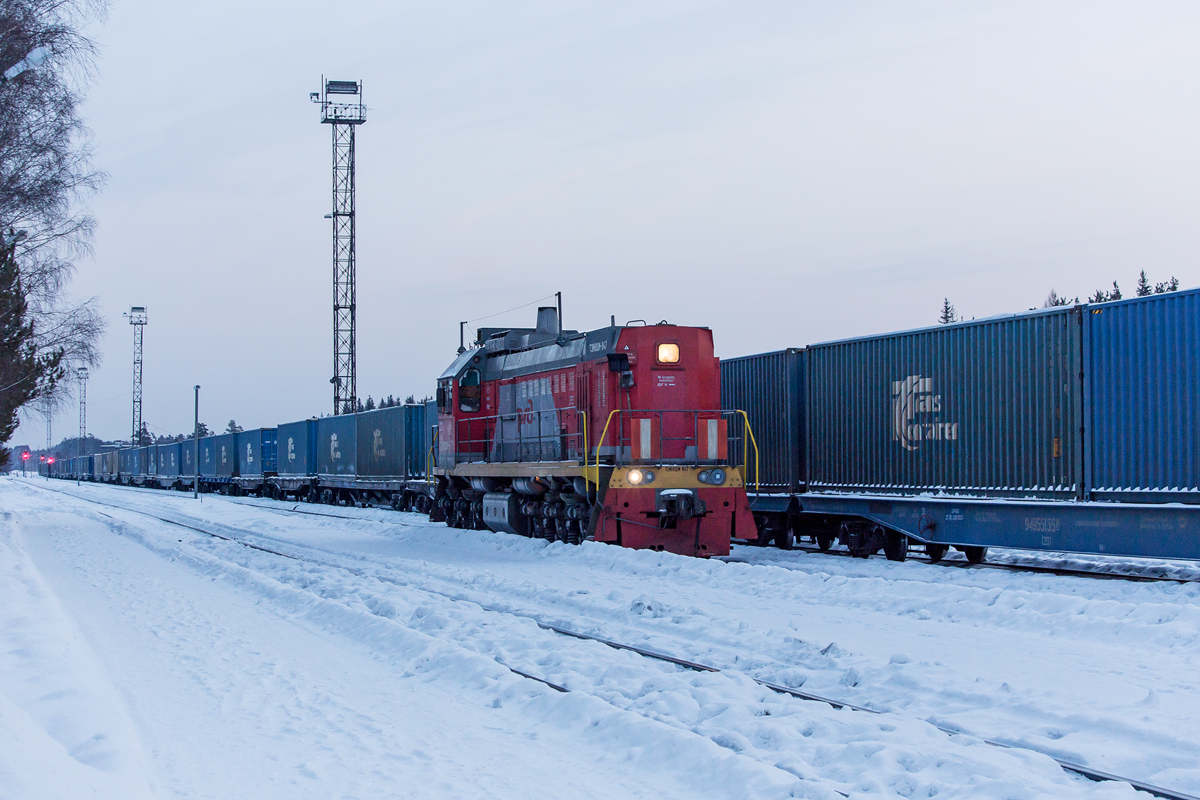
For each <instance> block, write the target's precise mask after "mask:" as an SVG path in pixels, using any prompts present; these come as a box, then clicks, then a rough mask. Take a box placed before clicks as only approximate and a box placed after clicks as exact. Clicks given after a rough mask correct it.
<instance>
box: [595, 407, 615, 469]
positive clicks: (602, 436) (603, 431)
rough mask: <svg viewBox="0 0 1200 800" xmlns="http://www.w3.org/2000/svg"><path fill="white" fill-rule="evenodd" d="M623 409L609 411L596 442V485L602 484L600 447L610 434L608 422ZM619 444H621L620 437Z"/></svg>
mask: <svg viewBox="0 0 1200 800" xmlns="http://www.w3.org/2000/svg"><path fill="white" fill-rule="evenodd" d="M620 413H621V409H619V408H614V409H613V410H612V411H610V412H608V419H606V420H604V430H602V431H600V441H598V442H596V486H599V485H600V448H601V446H603V444H604V437H606V436H608V423H610V422H612V418H613V414H620ZM617 438H618V445H619V444H620V437H617Z"/></svg>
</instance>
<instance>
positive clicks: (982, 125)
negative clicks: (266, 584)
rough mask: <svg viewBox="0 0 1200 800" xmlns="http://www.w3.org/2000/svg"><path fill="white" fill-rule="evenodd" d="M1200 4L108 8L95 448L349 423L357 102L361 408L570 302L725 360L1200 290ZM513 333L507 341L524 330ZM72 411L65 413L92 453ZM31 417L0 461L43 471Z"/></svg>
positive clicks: (279, 0)
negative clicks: (337, 139)
mask: <svg viewBox="0 0 1200 800" xmlns="http://www.w3.org/2000/svg"><path fill="white" fill-rule="evenodd" d="M1198 34H1200V4H1196V3H1194V2H1128V3H1106V2H1095V1H1094V0H1090V1H1089V2H1045V1H1044V0H1039V1H1038V2H1012V1H1011V0H1009V1H1007V2H1002V3H1000V2H996V3H961V2H905V3H893V2H886V3H885V2H879V3H861V2H822V3H813V2H780V3H757V4H755V3H745V2H736V3H734V2H730V3H716V2H711V3H704V2H694V1H693V2H681V3H675V4H672V3H645V2H642V3H613V2H604V3H570V4H564V3H561V2H546V3H530V2H519V3H517V2H506V3H492V4H484V3H455V4H448V3H410V2H395V1H394V0H388V1H386V2H385V1H382V0H378V1H373V2H346V1H343V2H338V3H331V2H320V3H318V2H307V1H306V0H286V2H285V0H256V2H249V3H248V2H245V0H238V2H232V0H206V2H202V3H163V2H161V0H112V8H111V13H110V15H109V18H108V20H107V22H105V23H104V24H103V25H101V26H97V28H96V30H95V36H96V38H97V39H98V41H99V43H100V45H101V50H102V52H101V58H100V62H99V76H98V78H97V80H96V82H95V84H94V85H93V87H92V89H91V91H90V96H89V101H88V103H87V105H86V106H85V108H84V113H85V114H86V116H87V118H88V120H89V121H90V124H91V126H92V128H93V130H94V132H95V137H96V145H97V148H96V160H97V166H99V167H100V168H101V169H103V170H105V171H106V172H108V173H109V175H110V181H109V184H108V186H107V188H106V189H105V190H104V192H103V193H102V194H101V195H99V196H98V197H96V198H95V199H94V200H93V201H92V204H91V205H92V208H93V211H94V213H95V215H96V217H97V218H98V220H99V231H98V235H97V237H96V242H95V255H94V258H90V259H86V260H84V261H82V262H81V263H80V264H79V272H78V275H77V277H76V279H75V281H74V283H73V291H74V292H75V293H76V294H77V295H79V296H81V297H86V296H92V295H95V296H96V297H97V298H98V299H99V302H100V303H101V305H102V308H103V310H104V313H105V316H106V317H107V318H108V320H109V322H110V327H109V330H108V334H107V336H106V339H105V341H104V345H103V350H104V353H105V359H104V363H103V365H101V367H100V368H99V369H95V370H93V372H92V379H91V381H90V383H89V386H88V430H89V432H91V433H93V434H94V435H97V436H100V437H102V438H106V439H108V438H114V437H127V436H129V433H130V429H131V421H130V420H131V414H130V398H131V382H132V341H133V337H132V331H131V330H130V328H129V326H128V325H127V324H126V323H125V321H124V320H123V319H122V318H121V312H122V311H126V310H128V308H129V306H131V305H145V306H147V308H148V311H149V316H150V324H149V325H148V326H147V328H146V338H145V380H144V418H145V420H146V421H147V422H148V423H149V425H150V430H151V432H152V433H155V434H161V433H168V432H169V433H179V432H190V430H191V425H192V386H193V384H197V383H199V384H201V385H202V386H203V389H202V390H201V419H202V420H203V421H205V422H206V423H207V424H208V425H209V426H211V427H214V428H222V429H223V428H224V427H225V425H226V424H227V422H228V420H229V419H230V418H234V419H236V420H237V421H238V422H239V423H240V424H242V425H244V426H246V427H251V426H259V425H274V424H276V423H279V422H283V421H290V420H294V419H300V418H303V417H306V416H309V415H313V414H317V413H321V412H324V413H329V412H330V410H331V408H332V396H331V387H330V384H329V378H330V376H331V375H332V374H333V364H332V362H333V356H332V289H331V284H332V266H331V243H330V242H331V230H330V223H329V221H328V220H325V219H323V216H324V215H325V214H326V213H328V212H329V210H330V204H331V200H330V195H331V185H330V180H331V179H330V171H331V165H330V161H331V140H330V129H329V127H328V126H323V125H321V124H320V123H319V111H318V108H317V106H315V105H312V104H311V103H310V102H309V100H308V94H309V92H312V91H316V90H317V89H318V88H319V84H320V79H321V76H322V74H324V75H325V76H326V77H327V78H334V79H341V80H361V81H363V84H364V87H365V91H364V94H365V99H366V102H367V105H368V106H369V112H368V121H367V123H366V124H365V125H364V126H363V127H361V128H360V129H359V131H358V151H357V152H358V161H357V176H358V197H357V200H358V234H359V235H358V298H359V306H358V343H359V344H358V348H359V349H358V386H359V393H360V394H361V395H362V396H363V397H366V396H367V395H368V394H369V395H372V396H374V397H375V398H376V399H378V398H379V397H380V396H386V395H388V394H394V395H396V396H398V397H403V396H405V395H408V394H415V395H417V396H418V397H420V396H422V395H425V394H431V393H432V391H433V381H434V379H435V377H436V376H437V375H438V374H439V373H440V372H441V370H442V369H443V368H444V366H445V365H446V364H447V363H449V361H450V360H451V359H452V358H453V357H454V352H455V350H456V348H457V346H458V321H459V320H464V319H474V318H478V317H483V316H485V315H488V314H492V313H494V312H497V311H502V310H504V309H507V308H511V307H513V306H517V305H520V304H522V303H526V302H529V301H532V300H536V299H537V298H539V297H542V296H544V295H547V294H550V293H552V292H554V291H557V290H561V291H562V292H563V295H564V301H563V302H564V307H565V315H564V316H565V323H566V325H567V327H570V328H578V329H587V328H595V327H599V326H602V325H604V324H607V322H608V319H609V315H611V314H615V315H616V317H617V319H618V321H622V322H623V321H625V320H629V319H636V318H643V319H646V320H649V321H651V322H655V321H658V320H660V319H666V320H669V321H671V322H675V323H680V324H689V325H706V326H709V327H711V328H713V330H714V336H715V339H716V345H717V352H718V354H719V355H721V356H735V355H742V354H746V353H752V352H759V351H763V350H773V349H778V348H782V347H786V346H799V345H804V344H807V343H810V342H815V341H823V340H828V339H835V338H840V337H846V336H854V335H859V334H866V333H873V332H880V331H887V330H896V329H902V328H908V327H916V326H921V325H927V324H930V323H933V322H935V321H936V319H937V315H938V312H939V311H940V307H941V303H942V298H943V297H949V298H950V300H951V301H952V302H953V303H954V304H955V306H956V307H957V308H958V310H959V311H960V313H962V314H965V315H966V316H968V317H971V316H976V317H982V316H987V315H991V314H996V313H1000V312H1005V311H1016V310H1020V309H1025V308H1029V307H1031V306H1034V305H1040V304H1041V302H1042V301H1043V299H1044V298H1045V296H1046V294H1047V293H1048V292H1049V290H1050V289H1051V288H1054V289H1056V290H1057V291H1058V292H1059V293H1060V294H1066V295H1068V296H1071V297H1074V296H1075V295H1077V294H1078V295H1080V296H1083V295H1085V294H1089V293H1091V292H1092V291H1093V290H1095V289H1096V288H1098V287H1101V286H1109V285H1111V283H1112V281H1113V280H1117V281H1119V282H1120V285H1121V288H1122V289H1123V290H1125V291H1126V292H1128V293H1132V289H1133V284H1134V281H1135V279H1136V276H1137V273H1138V271H1139V270H1141V269H1145V270H1146V271H1147V273H1148V275H1149V277H1150V278H1151V280H1165V279H1166V278H1168V277H1169V276H1171V275H1175V276H1177V277H1178V278H1179V279H1180V280H1181V281H1182V283H1183V285H1184V286H1189V287H1190V286H1195V285H1197V284H1200V262H1198V260H1197V249H1198V246H1197V245H1198V241H1197V238H1198V235H1200V225H1198V224H1197V217H1198V212H1200V148H1198V147H1197V144H1196V140H1197V131H1198V123H1200V81H1198V80H1197V75H1200V46H1197V41H1200V36H1198ZM534 315H535V312H534V309H533V308H526V309H523V310H521V311H519V312H514V313H512V314H509V315H507V316H504V317H500V318H497V319H496V320H495V321H494V322H491V321H489V322H488V323H487V324H512V325H529V324H532V323H533V318H534ZM77 414H78V411H77V408H75V407H69V408H66V409H64V410H63V411H62V412H60V413H59V415H58V416H57V417H56V419H55V422H54V425H55V428H54V439H55V441H58V440H60V439H61V438H62V437H63V436H66V435H73V433H74V432H75V431H76V430H77V424H78V422H77V420H78V416H77ZM44 441H45V426H44V422H43V421H42V420H41V419H40V418H37V417H32V418H30V419H29V421H28V422H27V423H25V424H23V425H22V427H21V428H20V430H19V431H18V434H17V436H16V437H15V438H14V440H13V443H29V444H32V445H34V446H40V445H41V444H43V443H44Z"/></svg>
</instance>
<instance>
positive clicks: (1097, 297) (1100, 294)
mask: <svg viewBox="0 0 1200 800" xmlns="http://www.w3.org/2000/svg"><path fill="white" fill-rule="evenodd" d="M1120 299H1121V287H1120V286H1117V282H1116V281H1113V287H1112V291H1111V292H1106V291H1104V290H1103V289H1097V290H1096V293H1095V294H1093V295H1092V296H1091V298H1090V299H1089V300H1088V302H1090V303H1109V302H1112V301H1113V300H1120Z"/></svg>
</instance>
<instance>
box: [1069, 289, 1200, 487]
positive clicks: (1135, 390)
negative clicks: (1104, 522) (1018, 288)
mask: <svg viewBox="0 0 1200 800" xmlns="http://www.w3.org/2000/svg"><path fill="white" fill-rule="evenodd" d="M1084 325H1085V334H1086V336H1085V355H1086V379H1085V383H1086V392H1087V394H1088V398H1087V399H1088V405H1087V410H1088V415H1087V419H1086V420H1085V423H1084V424H1085V431H1086V436H1087V445H1088V449H1089V451H1090V453H1089V454H1090V458H1089V459H1088V461H1087V467H1088V470H1087V472H1088V474H1087V477H1086V482H1087V487H1088V490H1089V494H1090V496H1091V497H1092V498H1093V499H1097V500H1120V501H1125V502H1138V501H1144V502H1185V503H1197V502H1200V290H1196V289H1192V290H1189V291H1186V292H1171V293H1168V294H1161V295H1150V296H1149V297H1139V298H1135V299H1132V300H1120V301H1117V302H1115V303H1103V304H1099V305H1094V306H1088V307H1087V310H1086V313H1085V314H1084Z"/></svg>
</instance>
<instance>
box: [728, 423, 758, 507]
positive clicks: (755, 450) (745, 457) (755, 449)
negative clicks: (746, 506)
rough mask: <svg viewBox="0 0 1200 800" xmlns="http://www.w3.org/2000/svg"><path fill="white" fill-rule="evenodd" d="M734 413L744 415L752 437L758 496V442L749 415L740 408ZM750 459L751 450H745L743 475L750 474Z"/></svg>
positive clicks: (755, 483)
mask: <svg viewBox="0 0 1200 800" xmlns="http://www.w3.org/2000/svg"><path fill="white" fill-rule="evenodd" d="M734 411H736V412H737V413H739V414H741V415H742V419H743V420H745V422H746V435H747V436H749V437H750V444H752V445H754V492H755V494H758V492H759V481H758V442H756V441H754V431H753V430H751V429H750V417H749V415H747V414H746V412H745V411H742V410H741V409H740V408H735V409H734ZM749 457H750V451H749V450H743V451H742V471H743V473H745V472H749V471H750V467H749V464H748V463H747V459H748V458H749Z"/></svg>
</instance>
